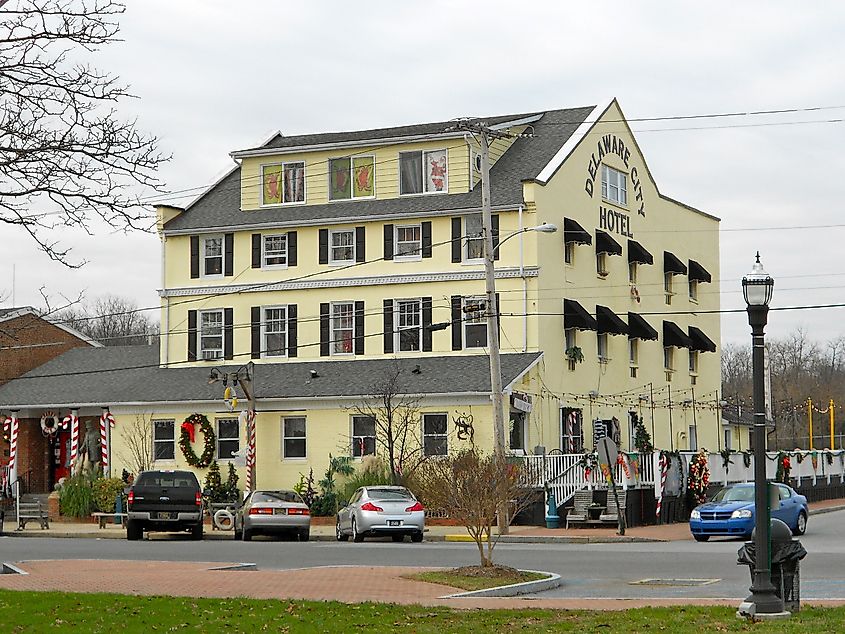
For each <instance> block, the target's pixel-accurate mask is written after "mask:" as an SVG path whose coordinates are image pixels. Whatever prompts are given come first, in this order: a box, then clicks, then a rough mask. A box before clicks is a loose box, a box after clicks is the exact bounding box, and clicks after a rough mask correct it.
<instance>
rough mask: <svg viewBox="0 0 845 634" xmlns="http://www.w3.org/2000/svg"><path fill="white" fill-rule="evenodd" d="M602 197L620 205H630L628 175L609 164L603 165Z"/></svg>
mask: <svg viewBox="0 0 845 634" xmlns="http://www.w3.org/2000/svg"><path fill="white" fill-rule="evenodd" d="M601 197H602V199H604V200H606V201H607V202H610V203H613V204H615V205H618V206H620V207H627V206H628V175H627V174H626V173H625V172H620V171H619V170H617V169H614V168H612V167H610V166H609V165H602V166H601Z"/></svg>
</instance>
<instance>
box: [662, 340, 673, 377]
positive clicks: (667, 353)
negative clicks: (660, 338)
mask: <svg viewBox="0 0 845 634" xmlns="http://www.w3.org/2000/svg"><path fill="white" fill-rule="evenodd" d="M663 369H664V370H666V372H673V371H674V370H675V348H673V347H672V346H666V347H664V348H663Z"/></svg>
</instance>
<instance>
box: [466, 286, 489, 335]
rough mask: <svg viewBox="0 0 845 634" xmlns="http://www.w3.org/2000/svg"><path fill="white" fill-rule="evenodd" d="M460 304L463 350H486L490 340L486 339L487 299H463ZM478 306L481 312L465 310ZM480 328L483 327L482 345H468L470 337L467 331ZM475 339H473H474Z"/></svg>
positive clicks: (477, 297)
mask: <svg viewBox="0 0 845 634" xmlns="http://www.w3.org/2000/svg"><path fill="white" fill-rule="evenodd" d="M461 301H462V303H461V313H462V314H463V320H464V326H463V330H464V348H486V347H487V346H488V345H490V338H489V337H488V332H487V298H486V297H482V296H472V297H464V298H463V299H462V300H461ZM476 305H480V306H481V307H482V310H480V311H468V310H467V308H468V307H469V306H476ZM480 326H483V327H484V345H482V346H476V345H469V341H470V336H469V331H470V328H475V329H479V328H480ZM475 338H476V337H473V339H475Z"/></svg>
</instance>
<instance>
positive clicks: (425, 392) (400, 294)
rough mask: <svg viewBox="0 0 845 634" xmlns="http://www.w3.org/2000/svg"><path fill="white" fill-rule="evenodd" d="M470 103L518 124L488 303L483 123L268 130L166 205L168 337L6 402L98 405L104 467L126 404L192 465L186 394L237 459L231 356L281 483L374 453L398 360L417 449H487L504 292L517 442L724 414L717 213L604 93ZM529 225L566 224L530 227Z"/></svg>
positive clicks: (161, 461)
mask: <svg viewBox="0 0 845 634" xmlns="http://www.w3.org/2000/svg"><path fill="white" fill-rule="evenodd" d="M484 123H486V124H487V125H488V126H489V127H490V128H492V129H494V130H497V131H499V132H504V133H506V135H505V136H504V137H503V138H499V139H497V140H495V141H494V142H493V143H492V145H491V148H490V161H491V166H492V167H491V169H490V184H491V192H492V196H491V198H492V208H493V218H494V222H493V227H492V232H493V238H494V243H495V244H496V245H497V247H496V253H497V256H498V257H497V259H496V262H495V282H496V293H497V298H498V301H497V303H498V306H486V305H485V301H484V290H485V283H484V265H483V259H482V258H483V239H482V235H483V234H482V224H481V191H480V190H481V184H480V178H481V174H480V157H479V145H478V141H477V139H476V138H474V137H473V136H472V135H471V134H469V133H466V132H463V131H460V130H457V129H456V128H455V124H454V122H448V121H447V122H439V123H428V124H421V125H409V126H403V127H395V128H385V129H377V130H364V131H356V132H340V133H319V134H310V135H300V136H283V135H281V134H279V135H276V136H274V137H273V138H271V139H269V140H268V141H267V142H266V143H264V144H263V145H261V146H259V147H254V148H249V149H244V150H239V151H235V152H232V154H231V157H232V158H233V160H234V163H235V165H234V167H233V168H232V169H231V170H230V171H229V172H228V174H226V175H225V176H224V177H223V178H222V179H221V180H219V181H218V182H216V183H215V184H213V185H212V186H211V187H210V188H209V189H208V190H207V191H205V192H204V193H203V194H202V195H200V196H199V197H198V198H197V199H196V200H194V201H193V202H192V203H191V204H189V205H187V206H186V207H184V208H178V207H171V206H162V207H159V208H158V209H157V212H158V231H159V235H160V237H161V243H162V251H161V259H162V284H161V285H162V288H161V290H160V295H161V328H162V337H161V339H160V346H159V348H158V349H154V348H151V347H126V348H90V349H79V350H74V351H71V352H68V353H67V354H65V355H63V356H62V357H60V358H59V359H57V360H56V361H54V362H51V363H49V364H47V365H45V366H42V368H40V369H38V370H36V371H34V372H33V373H31V375H30V376H28V377H26V378H25V379H22V380H16V381H12V382H10V383H9V384H7V385H6V386H4V387H3V388H0V408H2V411H3V412H5V413H9V412H11V411H13V410H14V411H16V412H17V416H18V417H19V418H20V419H21V421H22V423H21V424H38V421H39V419H40V417H41V416H43V414H44V412H45V411H46V410H52V411H60V412H62V414H63V415H64V414H65V413H67V412H68V411H70V410H73V411H75V412H76V413H77V415H78V416H79V417H80V419H81V420H82V421H85V420H86V419H87V418H92V419H94V420H95V419H97V418H98V417H99V416H100V414H101V412H102V411H103V409H102V408H103V407H108V409H109V410H110V411H111V413H112V415H113V416H114V418H115V427H114V429H113V430H112V431H111V440H110V442H111V446H110V452H109V453H110V459H111V467H112V471H113V472H114V471H116V472H117V473H120V470H121V469H123V468H129V466H128V465H129V464H130V463H129V461H128V458H127V456H128V453H129V451H128V444H129V435H130V434H131V433H132V432H131V430H132V429H136V430H137V425H136V424H135V423H136V422H137V421H138V420H142V421H147V422H148V424H149V427H148V428H149V430H150V432H149V433H150V437H149V438H148V439H146V441H145V442H148V443H149V447H150V450H151V451H152V452H153V455H154V457H155V460H154V461H153V465H154V466H156V467H162V468H182V467H185V466H186V462H185V458H184V456H183V453H182V451H181V449H180V447H179V437H180V426H181V424H182V422H183V421H184V420H185V418H186V417H187V416H189V415H191V414H193V413H199V414H202V415H204V416H206V417H207V418H208V419H209V420H210V421H211V423H212V425H213V429H214V432H215V439H214V440H215V447H214V453H215V458H216V459H218V460H221V461H224V462H225V461H230V460H231V461H234V463H235V464H236V465H238V467H239V469H240V470H241V475H243V464H244V455H245V447H246V444H247V436H246V429H245V424H244V420H245V419H244V418H243V417H240V418H239V416H238V411H239V410H240V408H241V407H243V406H245V405H246V404H247V403H248V399H247V396H246V395H245V394H244V392H243V385H241V384H239V385H238V386H236V387H235V393H236V394H237V396H238V398H239V399H240V400H241V403H242V404H240V405H237V406H235V407H234V412H233V411H232V409H230V407H228V406H227V404H225V403H224V401H223V391H224V387H223V383H222V382H220V381H217V382H209V376H210V374H212V373H214V374H215V375H216V376H224V375H226V374H227V373H230V372H236V371H238V370H239V369H240V372H241V377H242V378H243V377H244V376H245V375H246V373H247V372H249V378H250V380H251V385H252V388H253V394H252V395H251V396H253V397H254V399H255V402H254V405H255V411H256V417H255V435H256V437H255V465H256V478H257V479H256V486H257V487H259V488H268V487H290V486H292V485H294V484H295V483H296V482H297V481H298V480H299V478H300V474H302V473H306V474H307V473H308V470H309V468H313V469H314V473H315V474H316V475H318V476H319V475H321V474H322V472H323V471H324V470H325V468H326V466H327V465H328V461H329V454H332V455H352V456H356V457H357V456H361V455H363V454H367V453H372V452H373V451H376V452H380V447H379V443H378V439H376V438H375V437H374V436H375V431H374V426H373V424H372V421H371V420H369V419H367V418H366V417H362V416H357V415H355V413H354V409H355V407H356V406H359V405H360V404H361V402H362V399H364V398H365V397H366V395H368V394H371V393H372V386H373V385H374V384H376V383H377V382H379V381H380V380H383V378H384V377H385V376H390V375H391V373H395V374H396V376H397V377H398V383H399V385H400V387H401V392H402V393H403V394H407V395H412V396H414V397H415V398H418V399H419V401H418V408H419V421H418V428H417V429H416V431H415V433H416V435H417V441H418V442H419V446H420V447H421V448H422V449H423V450H424V451H425V453H427V454H429V455H438V454H442V453H445V452H450V451H453V450H454V449H455V448H457V447H459V446H460V445H461V444H462V443H467V442H469V439H468V438H467V437H466V433H464V434H462V437H461V438H459V437H458V434H457V432H458V425H459V424H463V425H467V424H469V423H471V425H472V431H473V440H474V442H475V443H476V444H477V445H480V446H481V447H482V448H484V449H488V450H489V449H491V448H492V446H493V426H492V410H491V398H490V373H489V359H488V355H487V353H488V350H487V342H488V336H487V325H486V315H487V311H496V312H497V314H498V320H499V330H500V340H501V352H502V375H503V386H504V391H505V395H506V399H505V408H506V411H505V412H504V414H505V421H506V423H507V429H506V436H507V446H508V450H509V451H510V452H512V453H514V454H522V453H529V454H530V453H534V452H535V451H536V452H541V451H546V452H549V451H552V450H560V451H563V452H570V453H571V452H579V451H581V450H582V448H584V447H586V448H587V449H589V448H591V447H592V445H593V442H594V438H595V437H596V436H598V435H604V434H610V435H613V436H614V437H616V438H617V439H618V440H619V442H620V444H621V447H622V448H623V449H626V450H630V449H633V446H632V442H633V440H632V425H633V421H634V420H635V419H637V418H638V419H640V420H641V421H642V422H643V423H644V424H645V427H646V429H647V430H648V431H649V433H650V434H651V435H652V437H653V441H654V444H655V445H656V446H657V447H659V448H665V449H694V448H700V447H704V446H706V447H711V448H712V447H716V446H717V444H719V443H720V442H721V443H724V438H725V436H722V435H721V434H725V433H726V432H727V433H728V434H730V433H734V432H736V433H738V431H736V430H734V431H731V430H729V429H727V428H723V427H722V424H721V421H720V420H719V414H720V411H719V409H720V408H719V407H718V400H719V399H718V390H719V387H720V356H719V339H720V335H719V315H718V311H719V307H720V305H719V292H718V291H719V289H718V278H719V233H718V229H719V220H718V218H716V217H714V216H713V215H710V214H709V213H705V212H703V211H699V210H697V209H695V208H693V207H691V206H689V205H686V204H683V203H680V202H678V201H676V200H673V199H672V198H669V197H667V196H665V195H664V194H662V193H661V192H660V190H659V189H658V186H657V183H656V182H655V181H654V179H653V177H652V174H651V172H650V170H649V168H648V166H647V163H646V159H645V157H644V156H643V155H642V153H641V152H640V148H639V146H638V145H637V142H636V140H635V138H634V136H633V134H632V132H631V130H630V128H629V126H628V124H627V123H626V121H625V117H624V115H623V114H622V111H621V109H620V108H619V105H618V104H617V102H616V101H615V100H612V101H609V102H608V103H604V104H602V105H599V106H590V107H583V108H571V109H564V110H550V111H546V112H535V113H529V114H518V115H512V116H498V117H491V118H488V119H485V120H484ZM680 186H681V184H677V185H675V188H679V187H680ZM543 223H549V224H553V225H555V226H556V227H557V228H558V231H557V232H556V233H552V234H548V233H541V232H537V231H531V230H530V229H531V228H534V227H537V226H539V225H542V224H543ZM499 244H501V246H500V247H499V246H498V245H499ZM249 364H251V365H249ZM86 370H91V371H94V370H96V371H97V373H96V374H87V373H86V372H85V371H86ZM70 371H72V372H75V374H73V375H72V376H67V377H65V376H61V375H62V374H63V373H64V372H70ZM62 433H65V432H62ZM717 435H719V436H718V438H717ZM193 446H194V449H195V451H196V453H197V454H199V453H201V451H202V449H203V436H202V434H201V433H197V435H196V439H195V443H194V445H193ZM734 446H736V445H735V443H734ZM130 470H131V469H130ZM199 475H200V477H203V476H204V472H202V473H200V474H199Z"/></svg>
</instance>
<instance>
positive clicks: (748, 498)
mask: <svg viewBox="0 0 845 634" xmlns="http://www.w3.org/2000/svg"><path fill="white" fill-rule="evenodd" d="M713 501H714V502H753V501H754V487H725V488H724V489H722V490H721V491H719V492H718V493H717V494H716V495H714V496H713Z"/></svg>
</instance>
